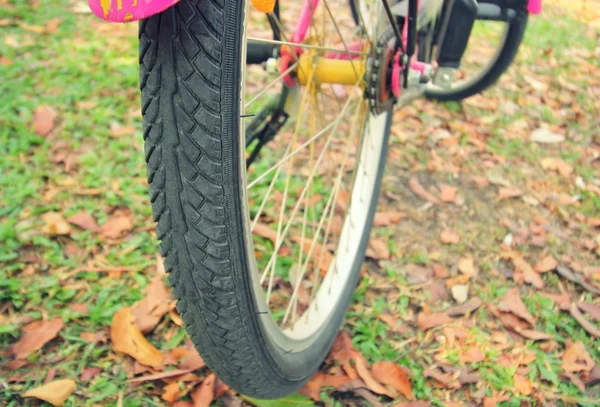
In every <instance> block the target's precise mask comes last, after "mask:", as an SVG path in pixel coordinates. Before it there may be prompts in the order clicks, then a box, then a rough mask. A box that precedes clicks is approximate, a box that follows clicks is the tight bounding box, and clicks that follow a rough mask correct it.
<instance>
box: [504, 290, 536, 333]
mask: <svg viewBox="0 0 600 407" xmlns="http://www.w3.org/2000/svg"><path fill="white" fill-rule="evenodd" d="M498 308H499V309H500V310H501V311H504V312H512V313H513V314H515V315H516V316H518V317H519V318H521V319H524V320H525V321H527V322H529V324H530V325H531V326H535V323H536V320H535V318H534V317H533V315H531V314H530V313H529V311H528V310H527V307H526V306H525V304H523V301H522V300H521V296H520V295H519V290H518V289H517V288H511V289H510V290H508V291H507V292H506V294H504V296H503V297H502V299H501V300H500V302H499V303H498Z"/></svg>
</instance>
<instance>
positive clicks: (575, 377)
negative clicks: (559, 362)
mask: <svg viewBox="0 0 600 407" xmlns="http://www.w3.org/2000/svg"><path fill="white" fill-rule="evenodd" d="M562 376H564V377H566V378H567V379H569V380H570V381H571V383H573V384H574V385H575V386H577V388H578V389H579V391H581V392H582V393H585V383H583V380H581V379H580V378H579V376H578V375H576V374H575V373H571V372H563V373H562Z"/></svg>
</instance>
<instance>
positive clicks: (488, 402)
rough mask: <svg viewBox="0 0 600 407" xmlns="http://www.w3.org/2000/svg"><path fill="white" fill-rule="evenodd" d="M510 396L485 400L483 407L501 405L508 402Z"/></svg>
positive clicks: (485, 398)
mask: <svg viewBox="0 0 600 407" xmlns="http://www.w3.org/2000/svg"><path fill="white" fill-rule="evenodd" d="M508 399H509V398H508V396H492V397H484V398H483V407H496V406H497V405H498V404H499V403H502V402H503V401H506V400H508Z"/></svg>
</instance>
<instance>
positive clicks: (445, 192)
mask: <svg viewBox="0 0 600 407" xmlns="http://www.w3.org/2000/svg"><path fill="white" fill-rule="evenodd" d="M440 199H441V200H442V202H446V203H455V202H456V188H454V187H451V186H450V185H447V184H441V185H440Z"/></svg>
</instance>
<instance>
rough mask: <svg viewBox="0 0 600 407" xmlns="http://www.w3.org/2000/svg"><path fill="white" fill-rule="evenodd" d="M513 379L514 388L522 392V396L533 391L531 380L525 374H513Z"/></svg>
mask: <svg viewBox="0 0 600 407" xmlns="http://www.w3.org/2000/svg"><path fill="white" fill-rule="evenodd" d="M513 380H514V383H515V390H517V393H519V394H522V395H524V396H529V395H530V394H531V392H532V391H533V386H532V385H531V382H530V381H529V379H528V378H527V377H526V376H521V375H520V374H515V375H514V377H513Z"/></svg>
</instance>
